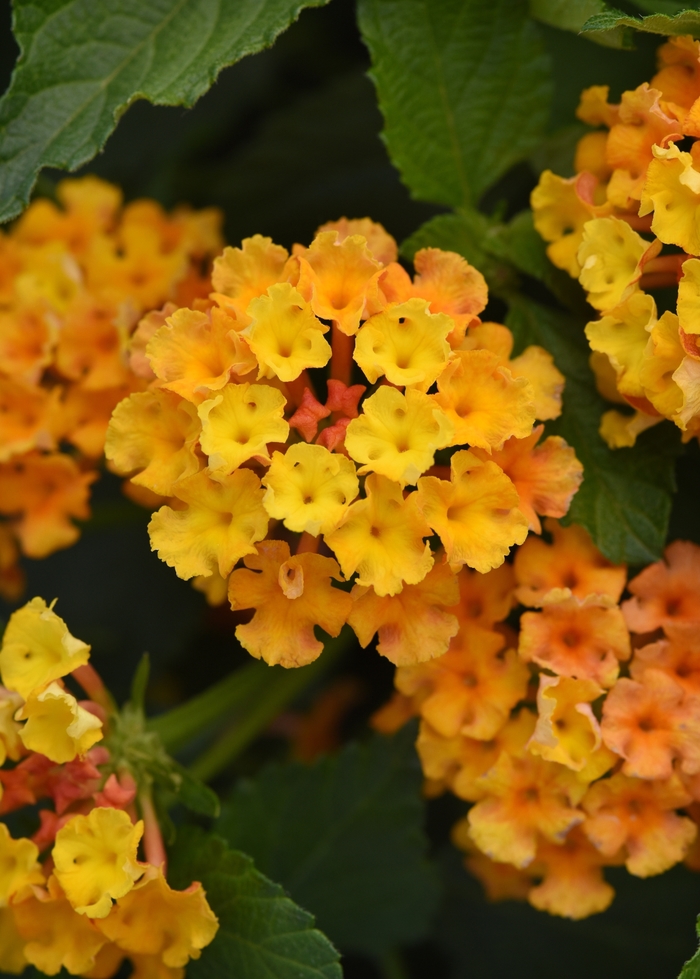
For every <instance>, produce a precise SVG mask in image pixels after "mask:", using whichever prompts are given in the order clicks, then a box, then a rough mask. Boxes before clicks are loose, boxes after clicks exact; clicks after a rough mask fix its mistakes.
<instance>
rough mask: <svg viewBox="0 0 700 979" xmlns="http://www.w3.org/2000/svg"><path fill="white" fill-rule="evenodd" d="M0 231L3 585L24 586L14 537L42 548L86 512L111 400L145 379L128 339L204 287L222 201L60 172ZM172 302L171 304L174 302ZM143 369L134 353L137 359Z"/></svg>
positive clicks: (70, 532)
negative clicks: (190, 202) (163, 200)
mask: <svg viewBox="0 0 700 979" xmlns="http://www.w3.org/2000/svg"><path fill="white" fill-rule="evenodd" d="M57 194H58V198H59V200H60V202H61V204H62V205H63V207H62V208H59V207H58V206H56V205H55V204H53V203H52V202H51V201H49V200H46V199H40V200H37V201H35V202H34V203H33V204H32V205H31V206H30V207H29V208H28V209H27V211H26V212H25V213H24V215H23V216H22V217H21V218H20V219H19V221H17V222H16V224H15V225H14V226H13V228H12V229H11V231H10V232H9V233H4V232H2V231H0V515H1V516H2V518H5V519H4V520H3V521H2V522H0V594H2V595H3V596H5V597H6V598H9V599H16V598H17V597H19V595H20V594H21V592H22V588H23V580H22V575H21V573H20V571H19V569H18V567H17V563H16V562H17V551H18V545H19V548H20V549H21V551H22V553H24V554H26V555H28V556H29V557H45V556H46V555H48V554H50V553H51V552H52V551H55V550H57V549H58V548H62V547H67V546H68V545H70V544H72V543H73V542H74V541H75V540H76V539H77V537H78V530H77V528H76V526H75V525H74V524H73V523H72V519H71V518H77V519H79V520H84V519H86V518H87V517H89V515H90V513H89V508H88V499H89V487H90V484H91V483H92V482H94V480H95V479H96V478H97V466H98V464H99V462H100V458H101V456H102V454H103V451H104V438H105V432H106V429H107V423H108V421H109V418H110V415H111V413H112V410H113V409H114V407H115V406H116V405H117V404H118V403H119V402H120V401H121V400H122V398H124V397H125V396H126V395H127V394H129V393H130V392H132V391H136V390H142V389H143V388H145V387H146V386H147V383H148V382H147V381H145V380H144V379H143V378H142V377H141V376H139V373H138V369H136V370H133V369H132V366H131V364H130V362H129V357H128V351H127V344H128V340H129V336H130V334H131V332H132V331H133V329H134V327H135V326H136V323H137V321H138V319H139V318H140V317H141V316H142V315H143V313H144V312H146V311H147V310H150V309H152V308H154V307H156V306H161V305H162V304H163V303H164V302H165V301H166V300H174V301H175V302H177V303H182V302H191V301H192V300H193V299H194V297H196V296H198V295H207V293H208V292H209V289H210V284H209V280H208V277H207V275H206V274H205V273H206V272H207V260H208V257H209V256H211V255H213V254H214V253H215V252H217V251H219V250H220V248H221V238H220V234H219V224H220V217H219V214H218V212H217V211H216V210H206V211H200V212H191V211H188V210H186V209H180V210H177V211H175V212H174V213H173V214H172V215H171V216H168V215H167V214H165V212H164V211H163V210H162V208H161V207H160V206H159V205H158V204H156V203H155V201H148V200H144V201H135V202H133V203H131V204H129V205H127V206H125V207H122V195H121V191H120V190H119V189H118V188H116V187H113V186H112V185H110V184H107V183H104V182H103V181H101V180H98V179H97V178H95V177H85V178H83V179H81V180H65V181H63V182H62V183H61V184H60V185H59V187H58V191H57ZM173 308H175V307H173ZM136 366H137V367H138V365H136Z"/></svg>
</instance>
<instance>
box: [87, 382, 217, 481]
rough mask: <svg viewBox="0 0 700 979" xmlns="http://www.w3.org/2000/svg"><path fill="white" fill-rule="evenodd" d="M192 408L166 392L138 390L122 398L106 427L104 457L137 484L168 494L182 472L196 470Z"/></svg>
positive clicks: (196, 433) (195, 419)
mask: <svg viewBox="0 0 700 979" xmlns="http://www.w3.org/2000/svg"><path fill="white" fill-rule="evenodd" d="M200 430H201V424H200V421H199V418H198V416H197V409H196V408H195V407H194V405H192V404H190V402H189V401H185V400H184V399H183V398H179V397H178V396H177V395H176V394H171V393H170V392H169V391H162V390H161V391H159V390H158V389H155V390H152V391H141V392H139V393H137V394H132V395H130V396H129V397H128V398H125V399H124V400H123V401H121V402H120V403H119V404H118V405H117V407H116V408H115V409H114V412H113V414H112V418H111V420H110V423H109V427H108V428H107V439H106V441H105V455H106V457H107V458H108V459H109V461H110V462H111V463H112V465H113V466H114V469H115V470H116V472H118V473H119V474H120V475H122V476H127V475H129V474H131V473H134V472H135V475H133V476H132V477H131V482H132V483H134V484H135V485H136V486H145V487H146V489H149V490H152V491H153V492H154V493H159V494H160V495H161V496H170V494H171V493H172V492H173V485H174V484H175V482H176V481H177V480H178V479H181V478H182V477H183V476H192V475H193V474H194V473H196V472H197V471H198V470H199V459H198V458H197V455H196V452H195V445H196V443H197V439H198V437H199V433H200Z"/></svg>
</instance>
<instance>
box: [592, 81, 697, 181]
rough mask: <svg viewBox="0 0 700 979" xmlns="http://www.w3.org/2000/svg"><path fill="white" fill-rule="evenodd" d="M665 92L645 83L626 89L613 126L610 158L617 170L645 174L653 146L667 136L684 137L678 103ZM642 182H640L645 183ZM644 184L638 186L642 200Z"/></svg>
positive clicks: (610, 140) (608, 158) (609, 142)
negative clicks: (667, 98) (671, 102)
mask: <svg viewBox="0 0 700 979" xmlns="http://www.w3.org/2000/svg"><path fill="white" fill-rule="evenodd" d="M660 98H661V92H660V91H659V90H658V89H655V88H650V87H649V85H648V84H647V83H646V82H644V83H643V84H642V85H639V86H638V87H637V88H636V89H634V90H633V91H629V92H623V93H622V98H621V100H620V108H619V114H618V120H617V122H616V123H614V125H613V126H612V127H611V129H610V135H609V136H608V144H607V153H606V156H607V160H608V163H609V164H610V166H611V167H613V169H616V170H626V171H627V172H628V173H629V175H630V176H631V177H632V179H633V180H638V178H640V177H641V178H642V180H643V177H644V174H645V173H646V169H647V167H648V165H649V164H650V163H651V161H652V159H653V155H652V147H653V146H654V144H655V143H659V144H661V143H663V142H664V140H665V139H667V138H669V137H670V138H674V137H675V138H676V139H680V138H681V135H682V122H680V121H679V119H678V116H677V114H676V111H674V109H676V107H675V106H672V105H669V104H668V103H667V102H661V101H660ZM641 182H642V181H639V183H641ZM640 194H641V186H637V187H634V190H633V193H632V194H631V196H633V197H634V198H635V199H636V200H639V197H640Z"/></svg>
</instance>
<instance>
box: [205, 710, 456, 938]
mask: <svg viewBox="0 0 700 979" xmlns="http://www.w3.org/2000/svg"><path fill="white" fill-rule="evenodd" d="M414 740H415V727H414V726H413V725H410V726H409V727H407V728H406V729H404V730H403V731H401V732H400V733H399V734H397V735H396V736H395V737H393V738H384V737H380V736H375V737H373V738H372V739H371V740H370V741H369V742H368V743H366V744H364V745H358V744H351V745H349V746H347V747H346V748H344V749H343V750H342V751H341V752H340V753H339V754H338V755H337V756H334V757H331V758H325V759H322V760H321V761H319V762H317V763H316V764H315V765H313V766H307V765H300V764H292V765H285V766H279V765H275V766H271V767H269V768H267V769H265V770H263V771H262V772H261V773H260V775H258V776H257V778H256V779H255V780H252V781H246V782H243V783H241V784H240V785H239V786H237V788H236V789H235V790H234V792H233V794H232V796H231V797H230V799H229V801H228V802H227V803H225V804H224V806H223V812H222V816H221V819H220V820H219V823H218V824H217V831H218V832H220V833H221V834H222V835H224V836H225V837H226V838H227V840H228V841H229V843H230V844H231V845H232V846H233V847H235V848H236V849H242V850H245V852H246V853H250V854H251V855H252V856H253V857H254V859H255V862H256V865H257V866H259V867H260V869H261V870H262V871H263V872H264V873H266V874H268V875H269V876H271V877H273V878H274V879H275V880H279V881H280V882H281V883H282V884H283V885H284V887H285V888H286V889H287V890H288V891H289V893H290V894H291V896H292V897H293V898H294V900H295V901H298V902H299V903H300V904H301V905H302V906H303V907H306V908H308V909H309V910H310V911H312V912H313V913H314V915H315V916H316V919H317V921H318V924H319V927H320V928H322V929H323V931H324V932H325V933H326V934H328V935H329V937H330V938H331V939H332V941H334V942H335V943H336V944H337V945H338V946H339V947H340V948H341V949H342V950H343V951H344V952H347V951H354V952H365V953H382V952H383V951H385V950H387V949H388V948H390V947H391V946H393V945H394V944H396V943H398V942H415V941H417V940H419V939H420V938H421V937H422V936H423V935H424V934H425V931H426V928H427V926H428V924H429V921H430V918H431V915H432V912H433V911H434V909H435V905H436V902H437V883H436V879H435V876H434V872H433V869H432V867H431V865H430V864H429V863H428V861H427V859H426V855H425V854H426V839H425V836H424V834H423V830H422V820H423V804H422V802H421V798H420V788H421V783H422V776H421V772H420V766H419V764H418V759H417V757H416V752H415V748H414Z"/></svg>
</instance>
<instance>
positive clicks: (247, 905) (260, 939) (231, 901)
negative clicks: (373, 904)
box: [168, 827, 342, 979]
mask: <svg viewBox="0 0 700 979" xmlns="http://www.w3.org/2000/svg"><path fill="white" fill-rule="evenodd" d="M169 868H170V869H169V872H168V878H169V881H170V883H171V884H172V886H174V887H176V888H184V887H188V886H189V884H191V883H192V881H193V880H198V881H201V883H202V886H203V887H204V890H205V891H206V895H207V900H208V901H209V904H210V905H211V908H212V910H213V911H214V914H216V916H217V917H218V919H219V931H218V932H217V934H216V938H215V939H214V941H213V942H212V943H211V945H209V946H208V947H207V948H205V949H204V950H203V952H202V957H201V958H200V959H198V960H197V961H195V962H190V964H189V965H188V966H187V976H188V979H229V977H230V979H342V971H341V968H340V963H339V957H338V953H337V952H336V950H335V949H334V948H333V946H332V945H331V943H330V942H329V941H328V939H327V938H326V937H325V935H323V934H321V932H320V931H317V929H316V928H314V919H313V917H312V916H311V915H310V914H309V913H308V912H307V911H304V910H303V909H302V908H300V907H298V905H296V904H295V903H294V902H293V901H291V900H290V899H289V898H288V897H287V896H286V894H285V893H284V891H283V890H282V888H281V887H280V886H279V884H273V883H272V881H270V880H268V879H267V878H266V877H264V876H263V875H262V874H261V873H260V872H259V871H258V870H256V869H255V866H254V865H253V861H252V860H251V859H250V857H247V856H245V855H244V854H242V853H237V852H235V851H234V850H230V849H229V848H228V847H227V845H226V843H225V842H224V841H223V840H221V839H219V837H216V836H211V835H209V834H207V833H205V832H204V831H203V830H201V829H199V828H198V827H185V828H184V829H181V830H180V831H179V833H178V837H177V843H176V845H175V846H174V848H173V849H172V851H171V854H170V861H169ZM337 886H342V883H340V882H338V884H337Z"/></svg>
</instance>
